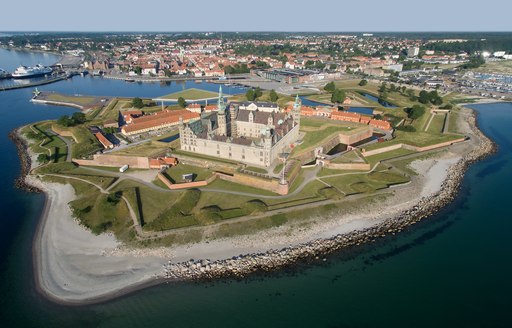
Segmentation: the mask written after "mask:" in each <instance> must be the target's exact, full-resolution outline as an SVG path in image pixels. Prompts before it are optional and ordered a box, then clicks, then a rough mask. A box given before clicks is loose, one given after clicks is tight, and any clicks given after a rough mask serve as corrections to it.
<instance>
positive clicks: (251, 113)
mask: <svg viewBox="0 0 512 328" xmlns="http://www.w3.org/2000/svg"><path fill="white" fill-rule="evenodd" d="M217 106H218V110H217V111H211V112H204V113H202V114H201V117H200V118H199V119H197V120H193V121H190V122H188V123H184V121H183V120H180V125H179V127H180V141H181V150H184V151H190V152H194V153H197V154H204V155H208V156H213V157H220V158H224V159H230V160H234V161H238V162H242V163H246V164H251V165H257V166H265V167H268V166H270V165H271V164H272V163H273V162H274V161H275V160H277V159H279V156H280V154H281V153H283V152H290V151H291V149H290V147H291V145H292V144H293V143H294V142H296V141H297V139H299V128H300V114H301V111H300V109H301V104H300V102H299V98H298V97H297V98H296V100H295V104H294V106H293V109H292V111H290V113H283V112H280V110H279V107H278V106H277V105H275V104H271V103H244V102H230V103H229V104H226V103H225V101H224V97H223V95H222V87H221V89H220V90H219V99H218V103H217Z"/></svg>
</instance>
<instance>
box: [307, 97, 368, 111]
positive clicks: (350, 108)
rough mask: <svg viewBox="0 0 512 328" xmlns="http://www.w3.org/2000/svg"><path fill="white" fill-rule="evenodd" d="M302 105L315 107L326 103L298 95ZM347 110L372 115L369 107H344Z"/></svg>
mask: <svg viewBox="0 0 512 328" xmlns="http://www.w3.org/2000/svg"><path fill="white" fill-rule="evenodd" d="M299 98H300V100H301V102H302V105H304V106H310V107H316V106H326V104H324V103H321V102H318V101H314V100H310V99H308V98H307V96H299ZM344 110H346V111H347V112H353V113H359V114H365V115H373V109H372V108H369V107H348V106H347V107H345V109H344Z"/></svg>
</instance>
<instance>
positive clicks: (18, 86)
mask: <svg viewBox="0 0 512 328" xmlns="http://www.w3.org/2000/svg"><path fill="white" fill-rule="evenodd" d="M72 76H73V75H72V74H70V73H65V74H60V75H57V76H54V77H50V78H47V79H44V80H40V81H35V82H30V83H27V84H11V85H7V86H0V91H8V90H15V89H23V88H31V87H37V86H40V85H45V84H50V83H53V82H57V81H62V80H66V79H68V78H70V77H72Z"/></svg>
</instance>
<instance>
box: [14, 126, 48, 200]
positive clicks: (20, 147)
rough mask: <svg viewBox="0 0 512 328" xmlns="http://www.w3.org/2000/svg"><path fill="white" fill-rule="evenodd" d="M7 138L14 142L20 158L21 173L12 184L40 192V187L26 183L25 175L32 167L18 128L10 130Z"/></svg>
mask: <svg viewBox="0 0 512 328" xmlns="http://www.w3.org/2000/svg"><path fill="white" fill-rule="evenodd" d="M8 137H9V139H11V141H12V142H13V143H14V145H15V146H16V150H17V152H18V156H19V158H20V162H21V173H20V176H19V177H18V178H16V180H14V186H15V187H16V188H18V189H21V190H24V191H27V192H34V193H41V192H43V191H42V190H41V189H39V188H38V187H36V186H33V185H32V184H30V183H28V182H27V181H26V179H25V178H26V176H27V175H28V174H29V173H30V170H31V168H32V160H31V158H30V155H29V152H28V145H27V142H26V141H25V139H23V138H22V137H21V135H20V131H19V129H15V130H12V131H11V132H9V134H8Z"/></svg>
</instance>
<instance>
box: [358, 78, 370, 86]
mask: <svg viewBox="0 0 512 328" xmlns="http://www.w3.org/2000/svg"><path fill="white" fill-rule="evenodd" d="M358 84H359V86H361V87H364V86H365V85H367V84H368V81H367V80H361V81H359V83H358Z"/></svg>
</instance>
